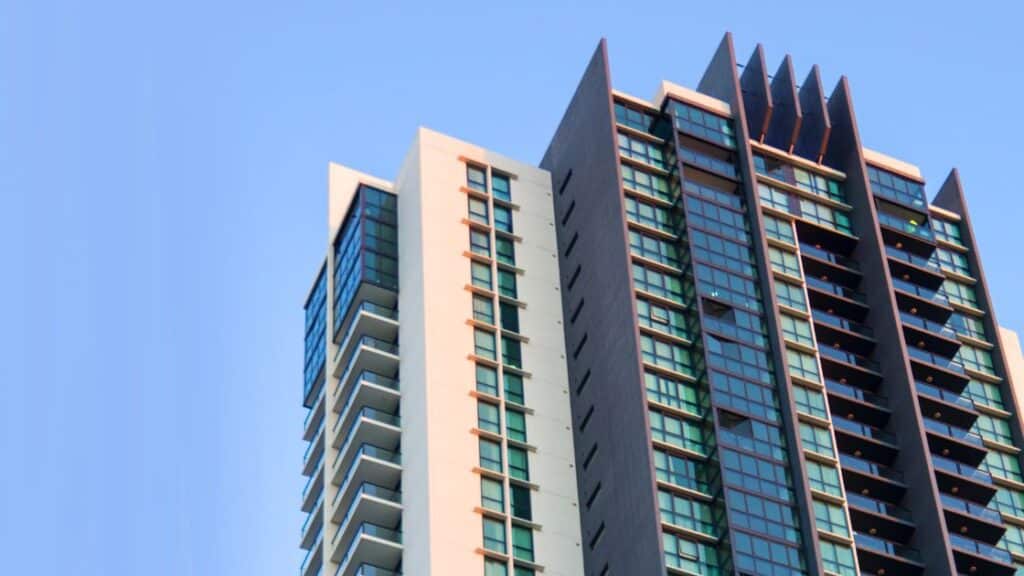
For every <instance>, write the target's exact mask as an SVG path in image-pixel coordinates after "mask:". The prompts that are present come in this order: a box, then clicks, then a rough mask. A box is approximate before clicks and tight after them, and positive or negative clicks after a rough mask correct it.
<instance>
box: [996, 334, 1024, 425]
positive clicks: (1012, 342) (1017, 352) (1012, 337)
mask: <svg viewBox="0 0 1024 576" xmlns="http://www.w3.org/2000/svg"><path fill="white" fill-rule="evenodd" d="M999 339H1000V341H1001V342H1002V344H1003V357H1004V358H1005V359H1006V369H1007V370H1008V371H1009V372H1010V374H1009V376H1010V385H1011V386H1013V387H1014V390H1013V395H1014V396H1015V397H1016V398H1017V406H1016V410H1017V413H1018V414H1024V411H1022V409H1024V352H1021V348H1020V337H1019V336H1018V335H1017V333H1016V332H1014V331H1013V330H1010V329H1009V328H1003V327H1002V326H1000V327H999Z"/></svg>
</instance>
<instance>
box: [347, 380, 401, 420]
mask: <svg viewBox="0 0 1024 576" xmlns="http://www.w3.org/2000/svg"><path fill="white" fill-rule="evenodd" d="M400 400H401V393H400V392H399V388H398V380H395V379H394V378H387V377H384V376H381V375H380V374H377V373H376V372H370V371H369V370H364V371H363V372H361V373H359V374H358V375H357V376H356V377H355V379H354V381H353V382H352V383H351V385H350V386H347V390H346V392H344V393H343V394H340V395H339V397H338V402H337V403H336V404H335V407H334V410H335V411H336V412H338V420H337V421H336V422H335V424H334V430H335V431H337V430H339V429H341V430H348V429H349V428H350V427H351V425H352V420H353V419H354V418H355V417H356V415H357V414H359V412H360V409H362V408H373V409H375V410H377V411H379V412H385V413H387V414H388V415H393V414H396V413H397V412H398V407H399V402H400ZM385 420H391V419H388V418H385ZM396 425H397V423H396Z"/></svg>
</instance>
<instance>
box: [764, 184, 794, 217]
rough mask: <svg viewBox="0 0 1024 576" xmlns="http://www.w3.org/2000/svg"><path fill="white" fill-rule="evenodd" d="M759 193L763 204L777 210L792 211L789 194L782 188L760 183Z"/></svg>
mask: <svg viewBox="0 0 1024 576" xmlns="http://www.w3.org/2000/svg"><path fill="white" fill-rule="evenodd" d="M757 193H758V196H759V197H760V199H761V205H762V206H770V207H772V208H775V209H776V210H782V211H783V212H790V209H789V194H786V193H785V192H783V191H782V190H776V189H775V188H772V187H771V186H768V185H766V184H758V185H757Z"/></svg>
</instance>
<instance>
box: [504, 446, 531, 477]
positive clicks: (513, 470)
mask: <svg viewBox="0 0 1024 576" xmlns="http://www.w3.org/2000/svg"><path fill="white" fill-rule="evenodd" d="M508 475H509V476H511V477H513V478H515V479H517V480H522V481H524V482H529V481H530V464H529V460H528V459H527V454H526V450H523V449H522V448H516V447H514V446H509V448H508Z"/></svg>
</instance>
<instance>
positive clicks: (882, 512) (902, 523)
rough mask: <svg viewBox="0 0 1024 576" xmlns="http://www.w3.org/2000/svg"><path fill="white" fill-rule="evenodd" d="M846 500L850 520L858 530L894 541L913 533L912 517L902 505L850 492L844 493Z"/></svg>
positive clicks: (905, 538)
mask: <svg viewBox="0 0 1024 576" xmlns="http://www.w3.org/2000/svg"><path fill="white" fill-rule="evenodd" d="M846 502H847V504H849V508H850V522H852V523H853V528H854V530H856V531H858V532H866V533H869V534H872V535H878V536H881V537H883V538H886V539H889V540H893V541H896V542H906V541H907V540H910V537H911V536H913V535H914V530H915V529H916V525H915V524H914V518H913V517H912V516H911V515H910V511H909V510H907V509H906V508H903V507H902V506H897V505H895V504H892V503H889V502H886V501H883V500H877V499H875V498H871V497H868V496H863V495H860V494H856V493H852V492H847V493H846Z"/></svg>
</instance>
